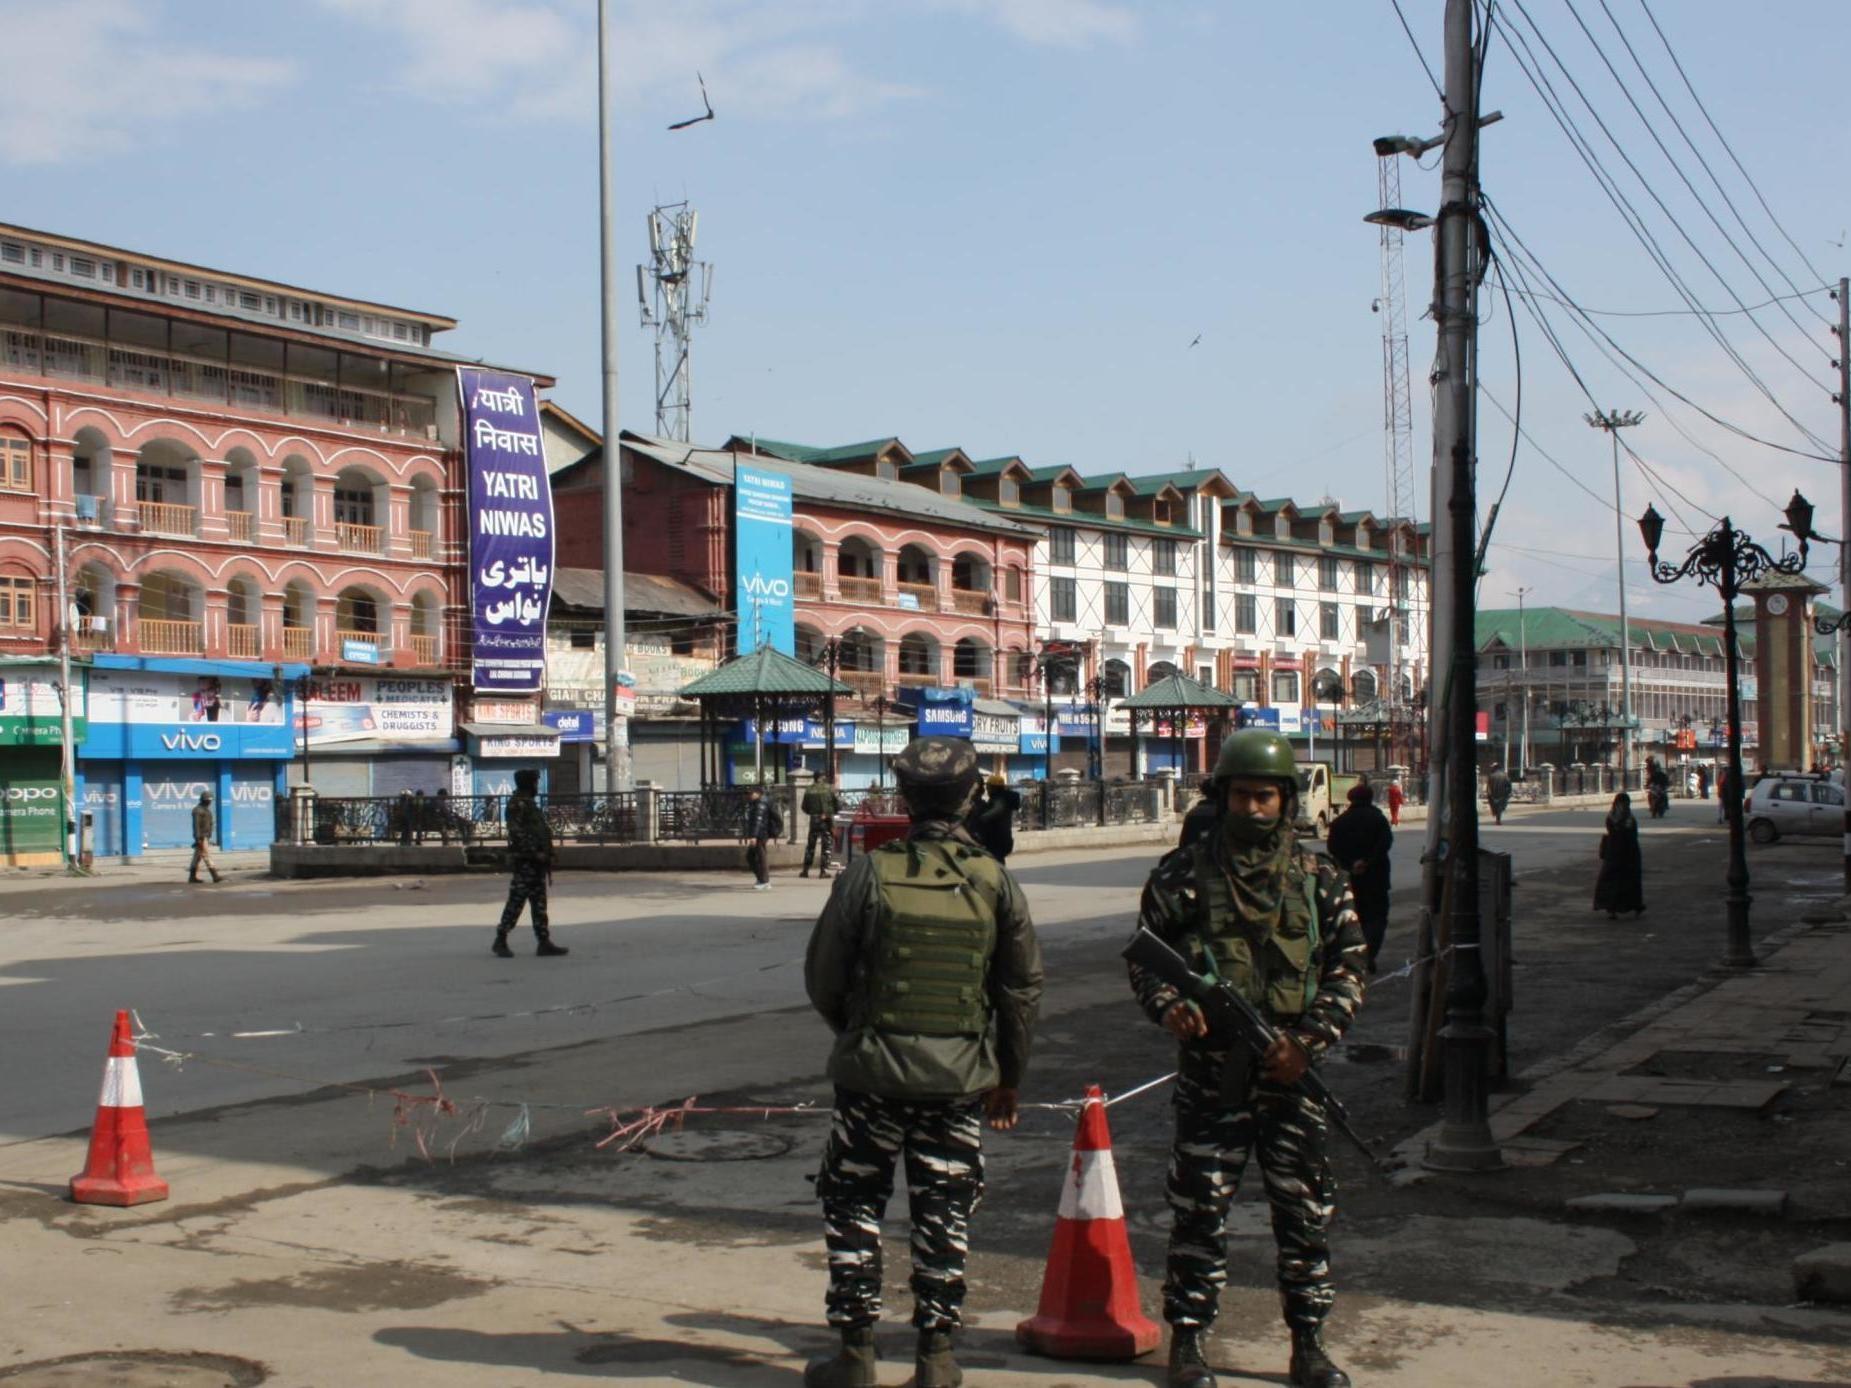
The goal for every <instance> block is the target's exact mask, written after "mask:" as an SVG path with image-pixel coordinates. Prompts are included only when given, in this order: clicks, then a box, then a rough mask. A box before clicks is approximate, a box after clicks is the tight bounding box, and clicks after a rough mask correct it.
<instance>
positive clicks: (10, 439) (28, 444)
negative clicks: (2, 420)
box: [0, 428, 38, 492]
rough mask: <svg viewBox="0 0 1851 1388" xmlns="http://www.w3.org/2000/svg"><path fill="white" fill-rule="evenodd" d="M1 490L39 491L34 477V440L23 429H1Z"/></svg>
mask: <svg viewBox="0 0 1851 1388" xmlns="http://www.w3.org/2000/svg"><path fill="white" fill-rule="evenodd" d="M0 490H5V491H9V492H31V491H37V490H38V488H37V486H36V485H34V482H33V477H32V440H31V439H30V438H29V437H27V435H26V432H25V430H23V429H13V428H6V429H0Z"/></svg>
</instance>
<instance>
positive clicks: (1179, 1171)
mask: <svg viewBox="0 0 1851 1388" xmlns="http://www.w3.org/2000/svg"><path fill="white" fill-rule="evenodd" d="M1201 1059H1202V1060H1204V1061H1207V1062H1211V1063H1212V1065H1210V1064H1190V1063H1187V1062H1185V1064H1184V1067H1183V1073H1182V1074H1181V1075H1180V1076H1179V1077H1178V1078H1177V1081H1176V1096H1175V1109H1176V1141H1175V1145H1174V1146H1173V1147H1172V1148H1171V1149H1170V1179H1169V1191H1168V1194H1169V1201H1170V1214H1171V1223H1170V1254H1169V1261H1168V1264H1167V1268H1166V1272H1165V1276H1164V1281H1163V1316H1164V1319H1165V1320H1167V1321H1169V1322H1170V1324H1171V1325H1176V1326H1206V1325H1209V1324H1211V1323H1212V1322H1213V1321H1214V1319H1215V1309H1216V1301H1217V1299H1218V1297H1219V1296H1220V1293H1221V1288H1222V1287H1223V1286H1225V1285H1226V1284H1227V1280H1228V1259H1227V1218H1228V1207H1229V1206H1230V1205H1232V1204H1233V1202H1234V1192H1235V1189H1236V1188H1237V1187H1238V1186H1239V1184H1240V1178H1241V1173H1242V1172H1243V1171H1244V1170H1245V1168H1246V1165H1247V1159H1248V1156H1249V1155H1250V1154H1253V1153H1257V1154H1258V1157H1259V1163H1260V1177H1261V1180H1262V1181H1263V1182H1264V1183H1265V1186H1266V1199H1267V1202H1268V1203H1269V1204H1270V1205H1271V1206H1272V1222H1273V1241H1274V1242H1275V1243H1276V1244H1277V1245H1278V1276H1279V1292H1280V1296H1281V1299H1282V1300H1283V1302H1284V1310H1285V1320H1286V1324H1287V1325H1289V1326H1291V1327H1292V1328H1293V1329H1295V1330H1297V1329H1315V1328H1316V1327H1318V1326H1319V1325H1321V1324H1322V1323H1323V1321H1324V1318H1325V1317H1326V1316H1327V1315H1329V1314H1330V1308H1331V1303H1332V1302H1333V1301H1334V1300H1335V1299H1336V1288H1335V1287H1334V1286H1333V1285H1332V1283H1331V1280H1330V1223H1331V1217H1332V1215H1334V1214H1335V1213H1336V1205H1335V1200H1336V1193H1337V1188H1336V1182H1335V1180H1334V1179H1333V1177H1332V1175H1331V1170H1330V1163H1329V1161H1328V1160H1327V1158H1326V1155H1325V1151H1326V1144H1327V1140H1328V1136H1329V1128H1328V1125H1327V1124H1326V1122H1325V1118H1324V1110H1323V1109H1322V1108H1321V1107H1320V1106H1319V1105H1317V1104H1316V1103H1314V1102H1312V1101H1311V1100H1310V1099H1307V1098H1305V1097H1303V1096H1302V1095H1299V1094H1296V1093H1290V1092H1288V1091H1285V1090H1282V1089H1279V1088H1277V1087H1275V1086H1273V1085H1269V1084H1266V1083H1264V1082H1259V1083H1257V1084H1256V1086H1255V1087H1254V1089H1253V1090H1252V1091H1250V1093H1249V1095H1248V1097H1247V1100H1246V1102H1245V1103H1242V1104H1239V1105H1235V1106H1229V1105H1227V1104H1224V1103H1223V1102H1222V1100H1221V1093H1220V1074H1219V1067H1220V1062H1221V1059H1222V1057H1221V1056H1220V1055H1218V1054H1210V1055H1207V1056H1204V1057H1202V1058H1201Z"/></svg>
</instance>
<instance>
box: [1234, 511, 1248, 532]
mask: <svg viewBox="0 0 1851 1388" xmlns="http://www.w3.org/2000/svg"><path fill="white" fill-rule="evenodd" d="M1234 533H1235V534H1236V535H1251V534H1252V533H1253V513H1252V512H1251V511H1237V512H1236V513H1235V515H1234Z"/></svg>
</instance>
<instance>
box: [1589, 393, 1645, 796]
mask: <svg viewBox="0 0 1851 1388" xmlns="http://www.w3.org/2000/svg"><path fill="white" fill-rule="evenodd" d="M1582 418H1583V419H1585V420H1586V421H1587V422H1588V423H1589V424H1591V425H1592V426H1593V427H1594V428H1596V429H1604V430H1605V431H1606V433H1607V436H1608V437H1609V438H1611V439H1612V440H1613V566H1614V569H1615V571H1616V574H1617V576H1618V578H1619V584H1620V714H1621V716H1622V717H1624V718H1625V719H1626V725H1625V726H1624V727H1622V728H1621V730H1620V781H1621V784H1624V783H1625V781H1626V777H1627V775H1628V774H1629V773H1630V772H1631V771H1632V627H1631V625H1630V623H1628V622H1627V620H1626V558H1625V555H1626V538H1625V534H1624V532H1623V531H1622V530H1621V528H1620V518H1621V517H1622V516H1624V515H1625V514H1626V512H1625V510H1624V509H1623V507H1624V503H1623V502H1622V500H1621V499H1620V430H1622V429H1630V428H1632V427H1633V426H1634V425H1636V424H1643V423H1644V422H1645V416H1644V415H1642V414H1640V413H1639V412H1638V411H1637V410H1623V411H1622V410H1608V411H1607V412H1606V413H1605V414H1602V413H1600V412H1599V411H1598V410H1596V411H1595V412H1594V413H1593V414H1589V415H1583V416H1582Z"/></svg>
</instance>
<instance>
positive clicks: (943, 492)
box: [938, 467, 964, 496]
mask: <svg viewBox="0 0 1851 1388" xmlns="http://www.w3.org/2000/svg"><path fill="white" fill-rule="evenodd" d="M938 493H939V495H940V496H962V495H963V494H964V488H963V484H962V480H961V479H960V478H959V477H958V474H957V473H956V472H955V471H953V470H952V469H951V468H948V467H945V468H940V469H939V470H938Z"/></svg>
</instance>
